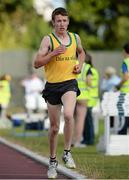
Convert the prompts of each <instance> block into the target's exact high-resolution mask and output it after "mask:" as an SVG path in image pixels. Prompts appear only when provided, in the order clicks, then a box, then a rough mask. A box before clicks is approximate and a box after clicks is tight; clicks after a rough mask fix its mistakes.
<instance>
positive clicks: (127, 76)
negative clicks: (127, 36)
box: [116, 43, 129, 134]
mask: <svg viewBox="0 0 129 180" xmlns="http://www.w3.org/2000/svg"><path fill="white" fill-rule="evenodd" d="M123 50H124V51H123V53H124V60H123V63H122V68H121V72H122V79H121V81H120V82H119V84H117V85H116V89H117V90H120V92H122V93H125V94H127V93H129V43H126V44H125V45H124V46H123ZM128 126H129V117H125V123H124V126H123V127H122V129H121V130H120V131H119V132H118V134H127V128H128Z"/></svg>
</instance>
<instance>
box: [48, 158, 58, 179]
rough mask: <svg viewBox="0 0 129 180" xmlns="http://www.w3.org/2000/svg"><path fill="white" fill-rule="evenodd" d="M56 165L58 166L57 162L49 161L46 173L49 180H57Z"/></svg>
mask: <svg viewBox="0 0 129 180" xmlns="http://www.w3.org/2000/svg"><path fill="white" fill-rule="evenodd" d="M57 165H58V162H57V161H50V163H49V167H48V172H47V175H48V178H49V179H55V178H57Z"/></svg>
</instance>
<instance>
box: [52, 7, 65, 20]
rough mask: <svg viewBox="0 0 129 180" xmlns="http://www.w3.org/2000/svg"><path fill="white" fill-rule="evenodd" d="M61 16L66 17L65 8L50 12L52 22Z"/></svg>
mask: <svg viewBox="0 0 129 180" xmlns="http://www.w3.org/2000/svg"><path fill="white" fill-rule="evenodd" d="M59 14H61V15H62V16H68V12H67V10H66V9H65V8H62V7H59V8H56V9H55V10H54V11H53V12H52V20H53V21H54V20H55V16H56V15H59Z"/></svg>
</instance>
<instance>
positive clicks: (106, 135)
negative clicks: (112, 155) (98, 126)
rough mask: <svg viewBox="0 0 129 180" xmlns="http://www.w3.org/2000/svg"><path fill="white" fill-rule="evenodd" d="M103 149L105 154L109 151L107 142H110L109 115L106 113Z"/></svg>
mask: <svg viewBox="0 0 129 180" xmlns="http://www.w3.org/2000/svg"><path fill="white" fill-rule="evenodd" d="M104 135H105V138H104V139H105V150H106V154H108V153H109V142H110V117H109V116H108V115H107V116H106V117H105V134H104Z"/></svg>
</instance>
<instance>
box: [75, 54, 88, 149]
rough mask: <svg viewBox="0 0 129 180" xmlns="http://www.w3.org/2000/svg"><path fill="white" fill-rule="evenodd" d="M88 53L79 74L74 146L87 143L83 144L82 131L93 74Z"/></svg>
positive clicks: (82, 145) (83, 145)
mask: <svg viewBox="0 0 129 180" xmlns="http://www.w3.org/2000/svg"><path fill="white" fill-rule="evenodd" d="M87 58H88V55H86V60H85V63H84V64H83V67H82V71H81V73H80V74H79V75H78V78H77V81H78V87H79V89H80V91H81V94H80V95H79V96H78V97H77V101H76V106H75V112H74V116H75V123H74V134H73V146H74V147H85V144H81V143H80V142H81V138H82V132H83V128H84V120H85V116H86V111H87V100H88V96H89V94H88V88H87V76H88V75H89V74H91V70H90V68H91V66H90V64H88V63H87Z"/></svg>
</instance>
